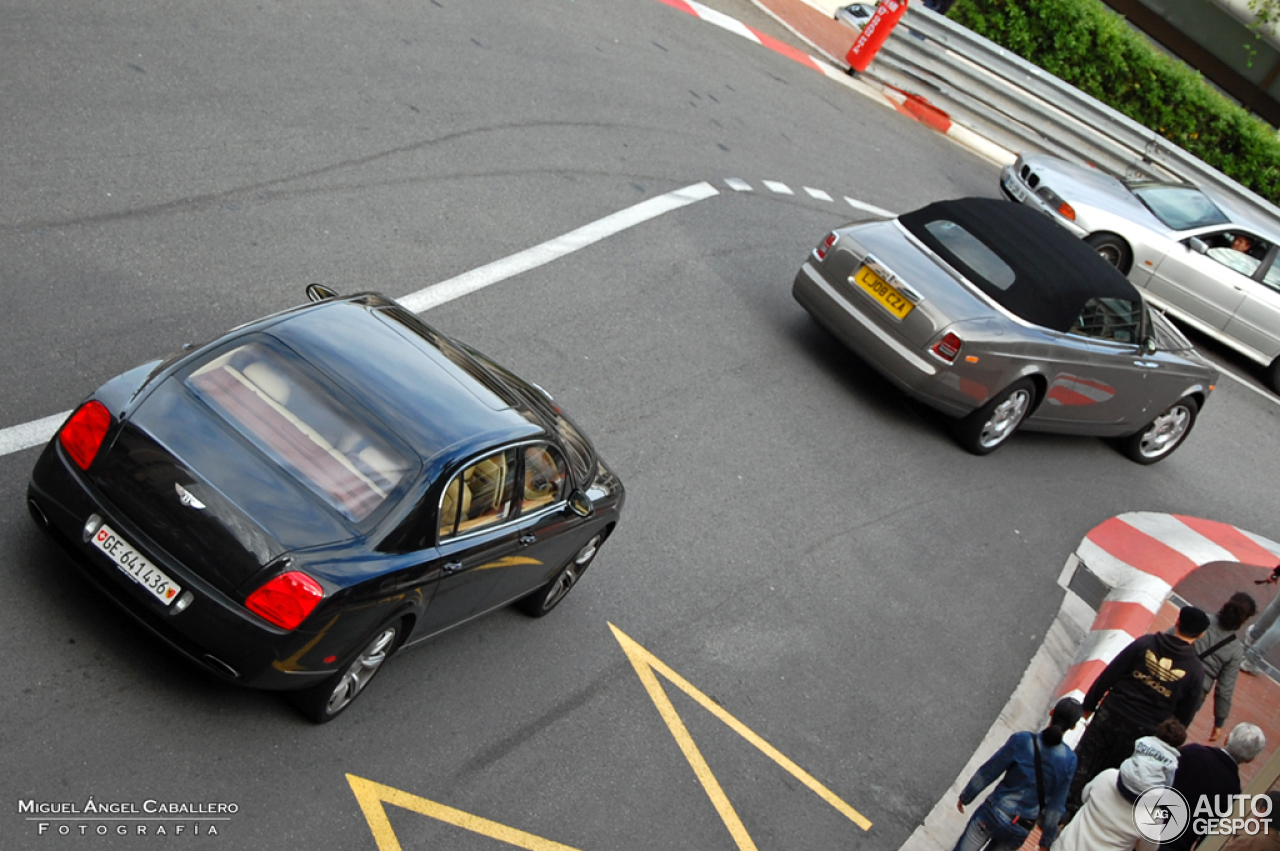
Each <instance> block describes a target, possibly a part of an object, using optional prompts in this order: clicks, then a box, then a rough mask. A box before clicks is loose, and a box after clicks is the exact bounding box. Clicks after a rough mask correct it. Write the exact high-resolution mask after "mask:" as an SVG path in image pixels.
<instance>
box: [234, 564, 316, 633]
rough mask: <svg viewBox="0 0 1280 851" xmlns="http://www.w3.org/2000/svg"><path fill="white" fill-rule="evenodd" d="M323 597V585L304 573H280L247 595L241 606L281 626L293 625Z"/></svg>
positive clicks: (282, 627) (305, 617) (294, 571)
mask: <svg viewBox="0 0 1280 851" xmlns="http://www.w3.org/2000/svg"><path fill="white" fill-rule="evenodd" d="M323 599H324V589H323V588H321V587H320V583H319V582H316V581H315V580H314V579H312V578H311V577H310V576H307V575H306V574H305V573H301V572H299V571H297V570H291V571H289V572H288V573H282V574H280V575H279V576H277V577H275V578H274V579H272V580H271V581H270V582H268V583H267V584H266V585H263V586H262V587H261V588H259V589H258V590H257V591H254V592H253V593H252V594H250V595H249V597H248V599H246V600H245V601H244V605H245V608H247V609H248V610H249V611H251V612H253V613H254V614H256V615H259V616H261V617H262V618H263V619H264V620H267V621H269V622H270V623H273V624H275V625H276V626H278V627H280V628H281V629H294V628H296V627H297V626H298V624H300V623H302V622H303V621H304V620H306V619H307V615H309V614H311V612H312V610H313V609H315V607H316V606H317V605H319V603H320V601H321V600H323Z"/></svg>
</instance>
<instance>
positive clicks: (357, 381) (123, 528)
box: [28, 285, 624, 722]
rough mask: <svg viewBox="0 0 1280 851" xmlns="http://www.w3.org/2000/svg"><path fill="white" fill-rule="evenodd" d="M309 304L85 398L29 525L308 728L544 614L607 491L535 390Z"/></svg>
mask: <svg viewBox="0 0 1280 851" xmlns="http://www.w3.org/2000/svg"><path fill="white" fill-rule="evenodd" d="M308 294H309V296H310V297H311V298H312V300H313V301H314V302H315V303H313V304H309V305H305V306H302V307H299V308H295V309H292V310H289V311H285V312H283V313H280V314H276V315H274V316H270V317H267V318H265V319H261V320H259V321H257V322H253V323H251V324H249V325H245V326H242V327H240V328H237V329H235V330H234V331H231V332H230V333H228V334H226V335H225V336H223V337H221V338H220V339H217V340H215V341H213V342H211V343H209V344H207V345H204V346H200V347H198V348H195V349H191V350H188V351H184V352H180V353H178V354H176V355H173V356H170V357H169V358H167V359H165V360H163V361H157V362H155V363H150V364H146V365H143V366H141V367H138V368H137V369H134V370H132V371H130V372H127V373H125V374H123V375H121V376H119V377H117V378H115V379H112V380H111V381H109V382H107V383H106V384H104V385H103V386H102V387H100V388H99V389H98V390H97V391H95V392H94V393H93V395H92V396H91V397H90V398H89V399H88V400H87V401H85V402H84V404H82V405H80V407H78V408H77V409H76V410H75V411H74V412H73V413H72V414H71V416H70V417H69V418H68V420H67V421H66V423H65V424H64V425H63V426H62V428H61V430H60V431H59V432H58V433H57V435H55V436H54V438H53V440H52V441H50V443H49V445H48V446H47V447H46V448H45V450H44V452H43V453H42V454H41V456H40V460H39V461H38V462H37V464H36V467H35V470H34V472H33V473H32V477H31V483H30V486H29V488H28V504H29V508H30V510H31V514H32V516H33V517H34V518H35V520H36V522H37V524H39V525H40V526H41V527H42V528H44V529H45V530H47V531H49V532H50V533H52V534H53V535H54V536H55V537H56V538H57V539H58V541H59V542H61V543H62V544H63V545H64V546H65V547H66V548H67V549H68V550H69V551H70V552H71V553H72V555H73V556H74V558H73V560H74V562H75V563H76V564H77V565H78V566H79V567H80V568H81V570H82V572H83V573H84V574H85V575H86V576H87V577H88V578H89V579H90V580H91V581H92V582H93V584H95V585H96V586H98V587H99V588H100V589H102V591H104V592H105V593H106V594H107V596H108V597H110V598H111V599H112V600H114V601H115V602H116V603H118V604H119V605H120V606H121V607H122V608H123V609H124V610H125V611H126V612H128V613H129V614H131V615H132V616H133V617H134V618H136V619H137V620H138V621H139V622H141V623H142V624H143V625H144V626H146V627H147V628H148V629H150V630H151V632H152V633H154V634H155V635H157V636H159V637H160V638H161V639H163V640H164V641H165V642H166V643H167V644H169V645H170V646H172V647H174V648H176V649H177V650H178V651H180V652H181V653H182V654H184V655H185V656H187V657H188V658H190V659H192V660H194V661H195V662H196V663H198V664H199V665H200V666H202V667H204V668H205V669H207V670H209V671H212V672H213V673H214V674H216V675H218V676H220V677H222V678H224V679H226V680H229V681H232V682H235V683H239V684H242V685H246V686H253V687H256V688H263V689H276V690H288V691H289V692H291V694H290V697H291V698H292V699H293V700H294V702H295V703H296V704H297V705H298V707H299V708H300V709H301V710H302V711H303V713H304V714H305V715H307V717H309V718H311V719H312V720H313V721H317V722H324V721H328V720H330V719H332V718H334V717H335V716H337V715H338V714H339V713H340V712H342V711H343V710H344V709H346V708H347V706H349V705H350V704H351V702H352V701H353V700H354V699H355V698H356V696H357V695H359V694H360V693H361V691H363V690H364V688H365V686H367V685H368V684H369V681H370V680H371V679H372V678H373V677H374V675H375V674H377V672H378V671H379V670H380V669H381V667H382V665H383V663H384V662H385V661H386V659H387V658H388V657H389V656H390V655H391V654H392V653H394V652H396V651H397V650H399V649H401V648H403V647H406V646H409V645H413V644H417V643H419V642H421V641H425V640H426V639H428V638H430V637H432V636H434V635H437V634H439V633H441V632H443V631H444V630H447V629H449V628H451V627H454V626H457V625H458V624H461V623H463V622H465V621H468V620H471V619H472V618H476V617H479V616H480V615H482V614H485V613H486V612H489V611H492V610H494V609H497V608H499V607H502V606H505V605H507V604H509V603H516V604H517V605H518V606H519V608H521V609H522V610H524V611H525V612H527V613H528V614H530V615H532V616H534V617H540V616H542V615H544V614H546V613H547V612H549V611H550V610H551V609H552V608H554V607H555V606H556V604H558V603H559V602H560V601H561V600H562V599H563V598H564V596H565V595H566V594H567V593H568V592H569V590H570V589H571V588H572V587H573V586H574V584H575V583H576V582H577V581H578V580H579V579H580V578H581V576H582V574H583V571H585V570H586V569H587V567H588V566H589V565H590V564H591V562H592V560H593V559H594V558H595V556H596V553H597V552H598V551H599V548H600V545H601V544H602V543H603V542H604V541H605V539H606V538H608V537H609V535H610V534H611V533H612V532H613V530H614V527H615V525H616V524H617V522H618V515H619V512H620V511H621V509H622V504H623V501H624V491H623V487H622V483H621V482H620V481H619V480H618V478H617V476H615V475H614V474H613V473H612V472H611V471H610V470H609V468H608V467H607V466H605V464H604V463H603V462H602V461H601V460H600V459H599V457H598V456H597V455H596V451H595V449H594V448H593V447H592V445H591V443H590V441H588V440H587V438H586V437H585V436H584V435H583V434H582V432H581V431H580V430H579V429H578V428H577V427H576V426H575V425H574V424H573V423H572V422H571V421H570V420H569V418H568V417H566V416H565V415H564V414H563V413H562V412H561V410H560V408H559V407H558V406H557V405H556V404H555V402H554V401H552V399H551V397H550V396H548V395H547V394H546V393H545V392H544V391H543V390H542V389H541V388H539V387H537V386H536V385H534V384H530V383H528V382H526V381H523V380H521V379H519V378H517V377H516V376H515V375H513V374H512V373H511V372H509V371H507V370H506V369H504V368H502V367H500V366H498V365H497V364H495V363H494V362H492V361H491V360H489V359H488V358H486V357H485V356H484V355H482V354H480V353H479V352H477V351H475V350H474V349H471V348H468V347H467V346H465V345H463V344H461V343H458V342H456V341H454V340H451V339H450V338H448V337H447V336H445V335H444V334H441V333H440V332H439V331H436V330H435V329H433V328H432V327H431V326H429V325H427V324H426V323H424V322H423V321H422V320H420V319H419V318H418V317H417V316H415V315H413V314H412V313H410V312H408V311H407V310H405V309H403V308H402V307H400V306H399V305H398V304H396V303H395V302H394V301H391V300H390V299H387V298H385V297H382V296H379V295H375V294H363V295H357V296H352V297H346V298H342V297H337V296H335V295H334V294H333V293H332V292H330V291H328V290H326V289H325V288H323V287H319V286H317V285H312V286H311V287H309V288H308Z"/></svg>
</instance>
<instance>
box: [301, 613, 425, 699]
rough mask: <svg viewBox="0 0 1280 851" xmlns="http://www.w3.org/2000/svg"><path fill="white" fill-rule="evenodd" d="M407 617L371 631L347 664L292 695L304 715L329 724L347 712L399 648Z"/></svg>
mask: <svg viewBox="0 0 1280 851" xmlns="http://www.w3.org/2000/svg"><path fill="white" fill-rule="evenodd" d="M404 628H405V624H404V621H403V620H395V621H390V622H389V623H386V624H383V625H382V626H381V627H379V628H378V629H376V630H374V631H373V633H371V634H370V636H369V638H368V640H367V641H365V642H364V644H362V645H361V649H360V652H359V653H357V654H356V656H355V658H354V659H352V660H351V661H350V662H349V663H347V666H346V667H345V668H343V669H342V670H341V671H338V672H337V673H336V674H334V675H333V676H331V677H329V678H327V679H325V680H324V681H323V682H321V683H318V684H317V685H314V686H312V687H311V688H309V689H304V690H302V691H298V692H294V693H292V694H291V695H289V699H290V700H291V701H293V704H294V706H296V707H297V708H298V709H299V710H300V711H301V712H302V714H303V715H305V716H307V718H309V719H311V720H312V721H314V722H315V723H317V724H325V723H328V722H329V721H332V720H333V719H334V718H337V717H338V716H339V715H341V714H342V713H343V712H345V711H346V710H347V709H348V708H349V707H350V706H351V704H352V703H354V702H355V700H356V698H357V697H359V696H360V695H361V694H363V693H364V691H365V689H366V688H367V687H368V685H369V683H370V682H372V681H373V678H374V677H375V676H377V674H378V672H379V671H381V670H382V667H383V665H384V664H385V663H386V661H387V658H388V657H390V656H391V654H392V653H394V652H395V651H396V648H397V647H398V646H399V645H398V642H399V640H400V637H401V633H402V632H403V630H404Z"/></svg>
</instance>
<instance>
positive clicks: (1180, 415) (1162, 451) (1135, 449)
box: [1120, 396, 1200, 464]
mask: <svg viewBox="0 0 1280 851" xmlns="http://www.w3.org/2000/svg"><path fill="white" fill-rule="evenodd" d="M1199 410H1200V406H1199V405H1198V404H1197V403H1196V400H1195V399H1192V398H1191V397H1190V396H1187V397H1185V398H1182V399H1179V400H1178V401H1177V402H1174V403H1173V404H1172V405H1170V406H1169V407H1168V408H1167V409H1165V411H1164V413H1162V414H1160V415H1159V416H1158V417H1156V418H1155V419H1153V420H1152V421H1151V422H1149V423H1147V425H1146V427H1144V428H1143V429H1141V430H1139V431H1136V432H1134V433H1133V434H1131V435H1129V436H1128V437H1126V438H1124V439H1123V440H1122V441H1121V442H1120V451H1121V452H1123V453H1124V454H1125V455H1127V456H1128V457H1129V459H1130V460H1132V461H1137V462H1138V463H1139V464H1154V463H1156V462H1157V461H1161V460H1163V459H1165V458H1168V457H1169V456H1170V455H1172V454H1173V451H1174V450H1175V449H1177V448H1178V447H1179V446H1181V445H1182V441H1184V440H1186V439H1187V435H1188V434H1190V433H1191V427H1192V426H1194V425H1195V424H1196V414H1197V413H1198V412H1199Z"/></svg>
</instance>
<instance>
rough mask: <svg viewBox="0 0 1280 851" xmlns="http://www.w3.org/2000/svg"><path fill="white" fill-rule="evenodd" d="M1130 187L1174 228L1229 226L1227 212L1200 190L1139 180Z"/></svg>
mask: <svg viewBox="0 0 1280 851" xmlns="http://www.w3.org/2000/svg"><path fill="white" fill-rule="evenodd" d="M1129 190H1130V191H1131V192H1133V194H1134V195H1135V196H1136V197H1137V199H1138V200H1139V201H1141V202H1142V203H1143V204H1144V205H1145V206H1146V208H1147V209H1148V210H1150V211H1151V213H1152V215H1154V216H1155V217H1156V218H1157V219H1159V220H1160V221H1162V222H1164V224H1165V226H1166V227H1169V228H1171V229H1172V230H1191V229H1192V228H1202V227H1209V226H1211V225H1225V224H1227V223H1228V221H1229V219H1227V217H1226V214H1224V213H1223V212H1222V211H1221V210H1219V209H1218V206H1217V205H1216V204H1214V203H1213V201H1212V200H1210V198H1209V196H1207V195H1205V194H1204V193H1203V192H1201V191H1200V190H1199V189H1196V188H1194V187H1191V186H1169V185H1167V184H1162V183H1139V184H1134V185H1132V186H1130V187H1129Z"/></svg>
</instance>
